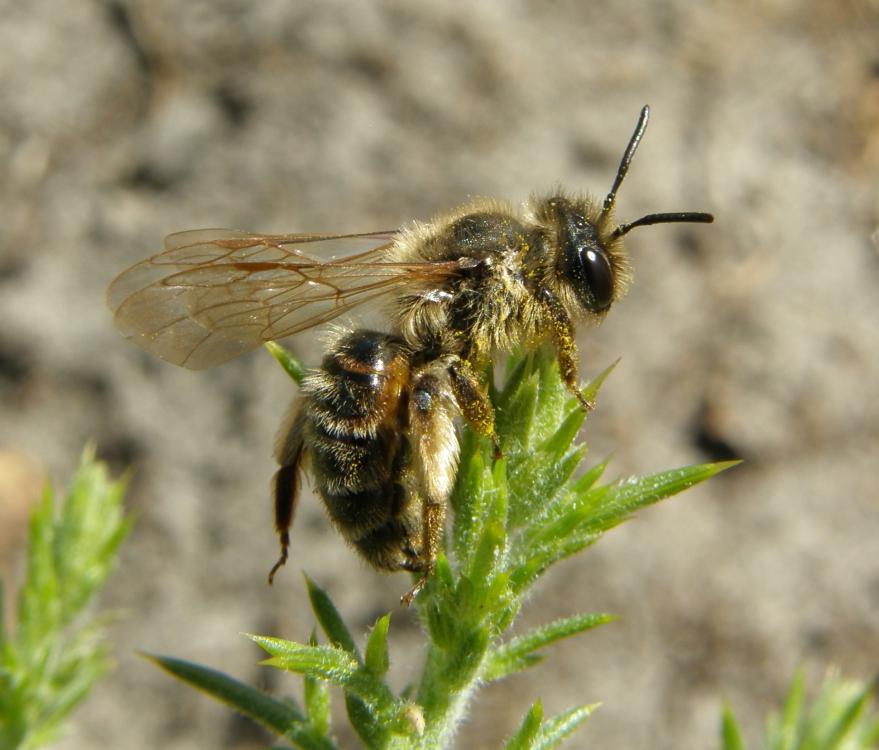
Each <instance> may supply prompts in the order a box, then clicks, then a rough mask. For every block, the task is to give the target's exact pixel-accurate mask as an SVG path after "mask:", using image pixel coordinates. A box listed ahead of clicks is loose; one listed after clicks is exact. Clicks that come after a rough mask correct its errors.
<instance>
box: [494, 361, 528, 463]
mask: <svg viewBox="0 0 879 750" xmlns="http://www.w3.org/2000/svg"><path fill="white" fill-rule="evenodd" d="M537 377H538V376H537V373H533V374H531V375H529V376H528V377H526V378H524V379H523V380H522V382H521V383H519V385H518V387H517V388H516V389H515V391H513V392H512V393H511V394H510V396H509V398H508V399H506V400H505V402H504V404H503V405H502V406H501V407H499V408H498V409H497V413H496V415H495V427H496V428H497V431H498V435H499V436H500V438H501V447H502V448H503V450H504V452H505V453H517V452H519V451H522V450H524V449H525V448H526V447H527V446H528V445H529V441H530V439H531V427H532V424H533V423H534V418H535V413H536V409H537Z"/></svg>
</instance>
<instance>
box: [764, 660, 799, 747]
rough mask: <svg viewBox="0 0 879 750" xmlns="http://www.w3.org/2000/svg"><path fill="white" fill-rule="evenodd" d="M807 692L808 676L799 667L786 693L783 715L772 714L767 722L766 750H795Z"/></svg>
mask: <svg viewBox="0 0 879 750" xmlns="http://www.w3.org/2000/svg"><path fill="white" fill-rule="evenodd" d="M805 693H806V676H805V674H804V673H803V671H802V670H801V669H798V670H797V671H796V672H794V676H793V678H792V679H791V684H790V687H789V688H788V691H787V694H786V695H785V698H784V705H783V707H782V711H781V716H779V717H777V718H776V717H774V716H770V718H769V720H768V722H767V731H766V736H767V741H766V745H767V747H766V750H794V748H795V747H796V742H797V736H798V735H799V731H800V725H801V723H802V720H803V716H802V713H801V712H802V708H803V701H804V699H805Z"/></svg>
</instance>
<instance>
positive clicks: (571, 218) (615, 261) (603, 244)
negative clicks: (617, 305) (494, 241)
mask: <svg viewBox="0 0 879 750" xmlns="http://www.w3.org/2000/svg"><path fill="white" fill-rule="evenodd" d="M541 213H543V214H544V215H545V216H546V218H547V219H549V221H550V222H551V225H552V228H553V232H552V234H553V235H554V236H555V244H556V248H555V253H556V264H555V270H556V273H557V274H558V276H559V277H560V279H561V280H563V281H564V282H566V283H567V284H568V285H569V286H570V287H571V289H572V291H573V293H574V297H575V298H576V300H577V303H578V304H579V306H580V307H582V308H583V309H584V310H585V311H586V312H588V313H592V314H594V315H601V314H603V313H605V312H607V310H608V309H609V308H610V306H611V304H613V302H614V301H615V300H617V299H618V298H619V297H621V296H622V292H623V289H624V287H625V283H626V281H627V279H628V276H629V270H628V263H627V262H626V258H625V255H624V254H623V250H622V243H621V242H619V241H618V240H616V239H614V238H612V237H610V232H608V231H603V230H604V228H605V226H606V225H607V221H605V220H604V219H603V217H602V216H601V215H600V214H598V213H597V212H596V211H595V210H594V208H592V206H591V205H590V203H589V202H588V201H586V200H570V199H568V198H564V197H559V196H556V197H552V198H550V199H549V200H548V201H546V208H545V209H544V211H542V212H541Z"/></svg>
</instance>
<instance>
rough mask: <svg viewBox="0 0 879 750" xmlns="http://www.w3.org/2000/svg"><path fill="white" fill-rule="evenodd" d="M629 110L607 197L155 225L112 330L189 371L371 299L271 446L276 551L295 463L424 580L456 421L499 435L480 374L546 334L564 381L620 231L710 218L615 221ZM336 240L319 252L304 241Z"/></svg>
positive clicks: (341, 512) (622, 276)
mask: <svg viewBox="0 0 879 750" xmlns="http://www.w3.org/2000/svg"><path fill="white" fill-rule="evenodd" d="M648 116H649V109H648V107H646V106H645V107H644V108H643V109H642V110H641V113H640V117H639V119H638V123H637V125H636V127H635V130H634V132H633V134H632V136H631V138H630V139H629V142H628V145H627V146H626V149H625V152H624V153H623V157H622V159H621V161H620V164H619V168H618V169H617V172H616V177H615V178H614V181H613V184H612V186H611V189H610V192H609V193H608V194H607V196H606V197H605V199H604V201H603V202H601V203H597V202H595V201H593V200H592V199H591V198H589V197H586V196H576V195H571V194H567V193H564V192H562V191H560V190H558V191H555V192H553V193H551V194H550V195H549V196H547V197H543V198H535V199H532V200H531V201H530V202H528V203H527V204H526V205H525V206H524V208H523V210H522V211H517V210H515V209H514V208H513V207H512V206H511V205H509V204H507V203H504V202H501V201H496V200H488V199H478V200H473V201H471V202H469V203H466V204H464V205H463V206H461V207H459V208H456V209H454V210H452V211H449V212H447V213H445V214H442V215H440V216H438V217H436V218H435V219H434V220H433V221H431V222H428V223H421V222H413V223H411V224H409V225H408V226H406V227H404V228H403V229H400V230H398V231H392V232H373V233H366V234H280V235H268V234H255V233H251V232H240V231H231V230H224V229H207V230H195V231H187V232H181V233H178V234H172V235H171V236H169V237H168V238H167V239H166V240H165V249H164V251H162V252H160V253H159V254H157V255H154V256H153V257H151V258H148V259H147V260H144V261H142V262H140V263H138V264H137V265H135V266H133V267H131V268H129V269H128V270H126V271H124V272H123V273H122V274H120V275H119V276H118V277H117V278H116V279H115V280H114V281H113V282H112V284H111V285H110V287H109V289H108V291H107V301H108V304H109V306H110V308H111V309H112V310H113V313H114V320H115V324H116V327H117V328H118V329H119V330H120V331H121V332H122V333H123V335H125V336H126V337H127V338H129V339H131V340H132V341H134V342H135V343H137V344H139V345H140V346H141V347H143V348H144V349H146V350H147V351H148V352H151V353H152V354H155V355H156V356H158V357H160V358H162V359H164V360H166V361H168V362H171V363H173V364H176V365H180V366H182V367H187V368H190V369H201V368H205V367H211V366H213V365H218V364H220V363H222V362H225V361H227V360H229V359H232V358H233V357H237V356H239V355H241V354H244V353H245V352H247V351H250V350H252V349H254V348H255V347H257V346H259V345H260V344H262V343H264V342H267V341H272V340H274V339H282V338H286V337H287V336H290V335H292V334H295V333H298V332H300V331H304V330H306V329H309V328H312V327H314V326H318V325H321V324H324V323H327V322H329V321H331V320H334V319H335V318H337V317H339V316H341V315H344V314H346V313H350V312H351V311H352V310H354V309H355V308H358V307H359V306H360V305H364V304H366V303H368V302H373V303H374V302H378V303H381V304H382V305H383V306H384V310H385V312H386V315H387V319H388V325H387V327H386V330H383V331H375V330H366V329H358V330H341V331H337V332H336V333H335V335H334V336H333V339H332V341H331V342H330V343H329V345H328V351H327V354H326V356H325V357H324V359H323V362H322V364H321V366H320V368H318V369H315V370H312V371H310V372H309V374H308V375H307V376H306V377H305V379H304V380H303V383H302V388H301V393H300V394H299V397H298V398H297V400H296V401H295V402H294V404H293V407H292V409H291V411H290V414H289V416H288V418H287V419H286V420H285V423H284V425H282V428H281V431H280V432H279V438H278V440H277V445H276V458H277V460H278V463H279V465H280V468H279V469H278V471H277V473H276V475H275V477H274V483H273V487H274V490H273V493H274V507H275V527H276V530H277V533H278V535H279V539H280V546H281V555H280V558H279V559H278V562H277V563H276V564H275V566H274V567H273V568H272V570H271V573H270V575H269V582H271V580H272V578H273V576H274V574H275V573H276V571H277V570H278V569H279V568H280V567H281V566H282V565H283V564H284V563H285V562H286V560H287V557H288V549H289V545H290V537H289V531H290V527H291V524H292V521H293V515H294V510H295V508H296V501H297V497H298V494H299V484H300V481H299V479H300V474H301V471H302V469H303V468H305V467H307V468H309V469H310V473H311V476H312V477H313V479H314V482H315V485H316V488H317V490H318V492H319V494H320V495H321V497H322V498H323V501H324V504H325V506H326V509H327V512H328V514H329V516H330V518H331V520H332V522H333V523H334V525H335V526H336V527H337V529H338V530H339V532H340V533H341V535H342V536H343V537H344V538H345V539H346V540H347V541H348V542H349V544H351V545H352V546H353V547H354V549H355V550H356V551H357V552H358V553H359V554H360V555H361V557H362V558H363V559H364V560H366V561H367V562H368V563H369V564H370V565H372V566H373V567H375V568H377V569H379V570H384V571H399V570H406V571H412V572H414V573H420V574H421V577H420V579H419V580H418V582H417V583H416V584H415V587H414V588H413V589H412V590H410V591H409V592H408V593H407V594H406V595H405V596H404V597H403V600H404V602H405V603H408V602H410V601H411V600H412V597H413V596H414V595H415V594H416V593H417V591H418V590H420V588H421V587H422V586H423V585H424V583H425V582H426V580H427V579H428V577H429V575H430V573H431V571H432V569H433V567H434V563H435V560H436V557H437V554H438V551H439V546H440V541H441V536H442V532H443V527H444V519H445V510H446V504H447V500H448V497H449V494H450V493H451V490H452V486H453V483H454V480H455V475H456V469H457V462H458V445H459V442H458V433H457V428H456V421H457V420H458V418H459V417H460V418H462V419H463V421H464V422H465V423H466V424H467V425H469V427H470V428H471V429H473V430H474V431H475V432H476V433H478V434H479V435H482V436H484V437H486V438H488V439H489V440H491V441H492V443H493V444H494V447H495V454H496V455H500V446H499V443H498V437H497V434H496V432H495V426H494V424H495V419H494V409H493V407H492V404H491V402H490V400H489V398H488V395H487V389H486V385H485V383H483V382H482V379H481V373H482V372H483V371H484V368H485V365H486V364H487V363H488V361H489V360H490V359H491V358H492V357H493V356H494V355H495V354H496V353H499V352H507V351H510V350H511V349H513V348H514V347H521V348H523V349H525V350H528V349H532V348H534V347H536V346H539V345H542V344H544V343H549V344H551V345H553V346H554V348H555V351H556V356H557V360H558V364H559V371H560V375H561V379H562V381H563V383H564V385H565V386H566V388H567V389H568V390H569V391H570V392H571V393H572V394H573V395H575V396H576V397H577V398H578V399H579V400H580V403H581V405H582V407H583V408H584V409H589V408H590V407H591V404H590V403H589V402H588V401H587V400H586V399H585V397H584V396H583V395H582V393H581V391H580V388H579V387H578V375H577V349H576V345H575V333H574V332H575V328H574V326H575V321H578V320H585V321H587V322H589V323H598V322H600V321H601V320H602V319H603V318H604V316H605V315H606V314H607V312H608V310H609V309H610V308H611V307H612V305H613V303H614V302H616V301H617V300H618V299H620V298H621V297H622V296H623V294H624V293H625V290H626V286H627V284H628V282H629V279H630V276H631V273H630V267H629V262H628V259H627V255H626V253H625V250H624V248H623V238H624V236H625V235H626V234H628V233H629V232H630V231H631V230H632V229H635V228H636V227H642V226H647V225H651V224H663V223H671V222H702V223H710V222H711V221H713V217H712V216H711V215H710V214H707V213H694V212H678V213H658V214H648V215H647V216H642V217H641V218H640V219H637V220H636V221H632V222H629V223H622V224H620V223H617V222H616V221H615V220H614V216H613V211H614V204H615V202H616V196H617V191H618V190H619V188H620V185H621V184H622V181H623V179H624V178H625V176H626V173H627V172H628V170H629V166H630V164H631V161H632V157H633V156H634V154H635V151H636V149H637V147H638V144H639V143H640V141H641V138H642V136H643V135H644V131H645V129H646V127H647V121H648ZM340 243H353V244H354V246H355V247H356V248H357V249H358V252H356V253H355V254H350V255H344V256H342V257H335V256H334V257H330V258H329V259H326V258H323V259H321V257H319V256H318V255H316V254H313V253H312V252H311V251H312V249H317V248H320V247H324V246H329V245H334V246H338V245H339V244H340Z"/></svg>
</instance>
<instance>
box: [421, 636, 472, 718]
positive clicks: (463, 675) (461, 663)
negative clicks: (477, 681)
mask: <svg viewBox="0 0 879 750" xmlns="http://www.w3.org/2000/svg"><path fill="white" fill-rule="evenodd" d="M488 642H489V633H488V628H487V627H485V626H482V625H475V626H472V627H471V628H470V629H469V630H468V631H467V632H465V633H462V634H461V637H460V640H459V646H458V648H457V649H455V652H454V653H453V654H451V655H450V658H449V660H448V663H447V665H446V670H445V671H446V674H445V681H446V683H447V684H448V686H449V688H450V690H451V691H452V692H457V691H458V690H460V689H461V688H463V687H464V686H465V685H467V684H468V683H469V682H470V680H472V679H473V677H474V675H475V674H476V671H477V669H478V668H479V664H480V662H481V661H482V659H483V657H484V656H485V650H486V649H487V648H488ZM418 702H419V703H423V701H421V700H419V701H418Z"/></svg>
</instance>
